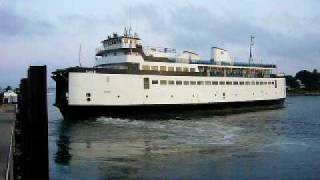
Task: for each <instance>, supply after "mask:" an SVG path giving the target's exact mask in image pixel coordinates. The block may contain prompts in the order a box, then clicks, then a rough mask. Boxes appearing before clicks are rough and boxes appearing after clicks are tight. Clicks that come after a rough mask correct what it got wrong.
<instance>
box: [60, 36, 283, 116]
mask: <svg viewBox="0 0 320 180" xmlns="http://www.w3.org/2000/svg"><path fill="white" fill-rule="evenodd" d="M211 53H212V58H211V60H201V57H200V55H198V54H197V53H194V52H191V51H184V52H182V53H181V54H178V55H177V54H176V50H175V49H171V48H158V47H157V48H152V47H143V45H142V41H141V39H140V38H139V37H138V36H137V34H135V35H133V36H132V35H130V33H127V32H125V33H124V35H123V36H118V35H117V34H114V35H113V36H112V37H111V36H109V37H108V38H107V39H106V40H104V41H102V46H101V47H100V48H98V49H97V53H96V62H95V64H96V65H95V67H93V68H81V67H74V68H67V69H64V70H57V71H56V72H54V79H55V80H56V82H57V106H58V107H59V108H60V110H61V111H62V112H63V113H64V114H65V115H68V114H71V110H69V109H70V108H71V107H72V108H73V109H74V108H75V107H80V106H81V107H100V108H101V107H130V106H135V107H137V106H161V105H162V106H170V105H197V104H199V105H205V104H210V105H212V104H229V103H246V102H263V101H265V102H273V101H282V100H283V99H284V98H285V97H286V89H285V87H286V85H285V79H284V78H283V77H277V76H276V75H274V74H273V72H272V71H273V70H274V69H275V68H276V67H275V65H262V64H250V65H248V64H244V63H236V62H234V60H233V59H232V57H231V55H230V54H229V53H228V51H227V50H224V49H221V48H217V47H214V48H212V51H211ZM243 105H245V104H243ZM68 108H69V109H68ZM72 113H74V112H72Z"/></svg>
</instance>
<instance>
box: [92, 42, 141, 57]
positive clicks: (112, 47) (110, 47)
mask: <svg viewBox="0 0 320 180" xmlns="http://www.w3.org/2000/svg"><path fill="white" fill-rule="evenodd" d="M121 48H136V44H127V43H122V44H114V45H109V46H107V47H105V46H99V47H98V48H96V55H101V54H102V53H103V52H105V51H108V50H113V49H121Z"/></svg>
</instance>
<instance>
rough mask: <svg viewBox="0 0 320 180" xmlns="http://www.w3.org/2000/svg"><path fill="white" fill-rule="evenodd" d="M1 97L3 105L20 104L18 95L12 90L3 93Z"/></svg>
mask: <svg viewBox="0 0 320 180" xmlns="http://www.w3.org/2000/svg"><path fill="white" fill-rule="evenodd" d="M0 96H1V98H0V99H2V103H3V104H16V103H17V102H18V95H17V93H15V92H13V91H11V90H9V91H6V92H3V93H1V95H0Z"/></svg>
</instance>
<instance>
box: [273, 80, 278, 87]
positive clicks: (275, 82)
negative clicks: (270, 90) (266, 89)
mask: <svg viewBox="0 0 320 180" xmlns="http://www.w3.org/2000/svg"><path fill="white" fill-rule="evenodd" d="M274 87H275V88H278V84H277V80H274Z"/></svg>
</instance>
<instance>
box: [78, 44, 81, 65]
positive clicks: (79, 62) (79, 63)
mask: <svg viewBox="0 0 320 180" xmlns="http://www.w3.org/2000/svg"><path fill="white" fill-rule="evenodd" d="M78 60H79V66H80V67H81V43H80V47H79V59H78Z"/></svg>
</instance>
